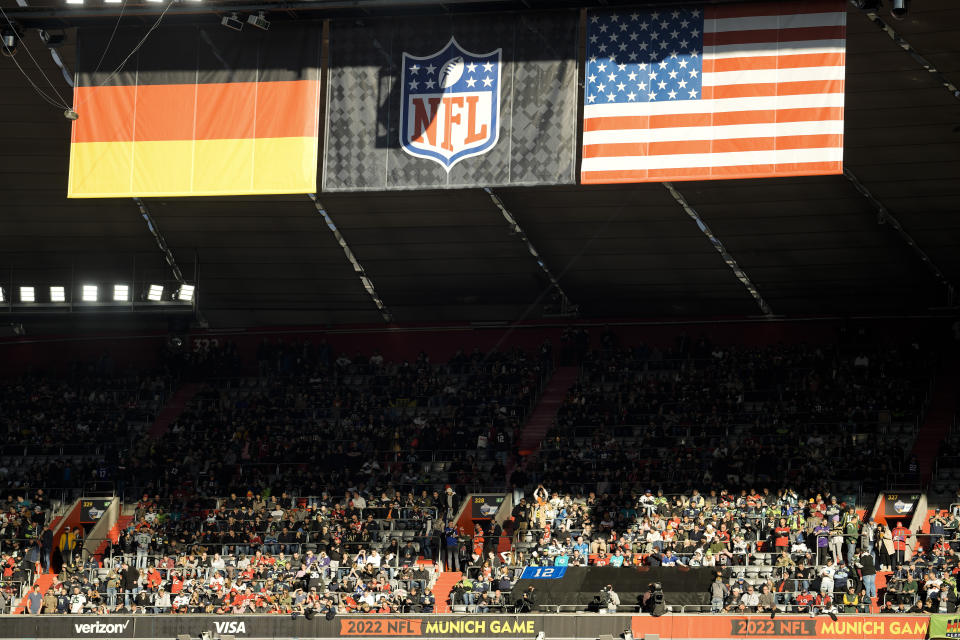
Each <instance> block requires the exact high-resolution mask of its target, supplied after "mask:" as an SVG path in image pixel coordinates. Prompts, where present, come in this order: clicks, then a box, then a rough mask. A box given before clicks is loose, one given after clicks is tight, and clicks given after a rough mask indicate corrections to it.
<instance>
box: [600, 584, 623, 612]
mask: <svg viewBox="0 0 960 640" xmlns="http://www.w3.org/2000/svg"><path fill="white" fill-rule="evenodd" d="M599 597H600V604H601V605H602V609H601V610H602V611H606V612H607V613H616V612H617V607H619V606H620V596H619V595H617V592H616V591H614V590H613V585H609V584H608V585H607V586H605V587H604V588H603V589H601V590H600V596H599Z"/></svg>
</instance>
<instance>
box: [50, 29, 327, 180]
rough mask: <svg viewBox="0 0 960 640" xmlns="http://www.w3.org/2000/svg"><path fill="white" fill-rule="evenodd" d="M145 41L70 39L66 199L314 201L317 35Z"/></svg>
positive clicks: (91, 32) (226, 34) (86, 32)
mask: <svg viewBox="0 0 960 640" xmlns="http://www.w3.org/2000/svg"><path fill="white" fill-rule="evenodd" d="M145 33H146V32H145V30H143V29H121V30H118V31H117V32H116V33H115V34H112V35H111V30H110V29H97V28H90V29H82V30H81V31H80V33H79V36H78V44H77V58H78V62H77V66H78V73H77V86H76V89H75V90H74V98H73V99H74V109H75V110H76V112H77V114H78V115H79V119H78V120H76V121H75V122H74V123H73V134H72V139H71V145H70V177H69V186H68V189H67V196H68V197H70V198H120V197H141V196H143V197H146V196H220V195H248V194H275V193H312V192H314V191H316V189H317V187H316V182H317V134H318V117H319V110H320V47H321V40H322V30H321V27H320V26H319V25H314V24H308V25H290V26H286V25H279V26H278V25H275V26H274V28H272V29H271V30H270V31H261V30H255V29H246V30H244V31H241V32H235V31H230V30H228V29H224V28H222V27H220V26H219V25H217V26H206V25H204V26H194V27H172V28H162V29H160V30H157V31H155V32H154V33H152V34H150V36H149V38H147V39H146V40H145V41H143V38H144V35H145ZM111 40H112V41H111ZM141 41H143V44H142V46H140V48H139V49H136V47H137V45H138V44H139V43H141ZM134 50H136V52H135V53H134V55H133V56H130V57H129V59H128V60H127V61H126V63H125V64H124V63H123V60H124V58H125V57H126V56H128V55H129V54H130V52H131V51H134Z"/></svg>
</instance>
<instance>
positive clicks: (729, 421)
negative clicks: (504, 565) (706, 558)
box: [514, 330, 930, 495]
mask: <svg viewBox="0 0 960 640" xmlns="http://www.w3.org/2000/svg"><path fill="white" fill-rule="evenodd" d="M929 361H930V357H929V355H928V354H927V353H926V352H925V351H924V350H922V349H921V348H920V347H919V346H918V345H916V344H907V345H886V346H885V347H884V348H882V349H880V348H877V349H874V350H872V351H870V352H867V351H866V350H851V349H845V348H842V347H840V346H837V345H831V346H819V347H811V346H802V345H801V346H795V345H777V346H769V347H730V346H717V345H712V344H711V343H710V342H709V341H707V340H705V339H701V340H698V341H696V342H691V341H688V340H685V339H684V340H679V341H678V343H677V345H676V346H675V347H674V348H671V349H658V348H654V347H648V346H646V345H644V344H638V345H633V346H623V345H621V344H620V341H619V339H618V338H617V336H616V334H614V333H613V332H611V331H609V330H608V331H606V332H604V334H603V336H602V337H601V341H600V346H599V348H597V349H594V350H592V351H590V352H588V353H587V354H586V355H585V357H584V359H583V365H582V373H581V376H580V379H579V380H578V382H577V384H576V385H574V387H573V388H571V389H570V391H569V393H568V395H567V398H566V400H565V402H564V404H563V406H562V407H561V409H560V412H559V417H558V422H557V425H556V427H555V428H554V429H553V430H552V431H551V432H550V433H549V434H548V438H547V440H546V442H545V443H544V447H543V448H542V449H541V454H540V456H539V458H538V459H537V460H534V461H533V462H531V463H530V464H529V465H527V466H526V468H525V470H524V474H525V475H524V476H523V477H521V478H520V479H519V481H518V480H514V484H517V483H518V482H519V483H523V482H530V481H531V480H532V481H541V482H543V483H545V484H547V485H549V486H552V487H554V488H556V489H559V490H563V491H571V492H577V491H580V492H582V493H585V492H587V491H589V490H593V491H596V492H597V493H604V492H609V491H614V490H616V489H618V488H620V487H623V488H625V489H626V490H627V491H633V492H636V491H642V490H643V489H644V488H645V487H657V488H663V489H664V490H665V491H667V492H681V491H687V490H689V488H690V487H691V486H701V487H711V486H732V487H743V488H749V487H751V486H796V487H798V488H799V487H803V488H804V490H805V491H806V488H807V487H810V488H812V489H818V490H832V491H834V492H836V491H837V490H838V484H839V483H841V482H850V483H857V484H863V483H866V485H869V486H864V489H865V490H881V489H882V487H881V486H880V485H882V483H884V482H888V481H889V479H890V478H891V477H893V476H894V475H895V474H904V475H907V474H910V473H914V474H915V473H916V467H915V464H912V461H911V460H909V459H905V457H904V453H905V451H908V450H909V449H910V445H911V443H912V440H913V437H914V431H915V428H916V424H917V419H918V416H919V415H920V410H921V408H922V403H923V401H924V400H925V397H926V393H927V392H928V389H929V383H930V373H929V371H930V368H929V366H928V365H929ZM880 436H883V437H880ZM813 450H815V451H816V452H817V455H810V452H811V451H813ZM821 479H828V480H830V481H831V482H829V483H828V484H827V486H816V487H815V485H817V484H818V483H819V482H820V481H821ZM915 479H916V477H915V476H914V480H915ZM807 492H808V493H812V494H813V495H815V494H816V493H817V492H818V491H812V492H810V491H807Z"/></svg>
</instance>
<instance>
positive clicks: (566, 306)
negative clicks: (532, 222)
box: [483, 187, 578, 315]
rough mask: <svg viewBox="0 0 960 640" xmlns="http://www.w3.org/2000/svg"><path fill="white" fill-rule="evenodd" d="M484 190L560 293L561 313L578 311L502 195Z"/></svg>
mask: <svg viewBox="0 0 960 640" xmlns="http://www.w3.org/2000/svg"><path fill="white" fill-rule="evenodd" d="M483 190H484V191H485V192H486V193H487V195H488V196H490V199H491V200H492V201H493V204H494V205H496V207H497V209H499V210H500V213H501V214H502V215H503V219H504V220H506V221H507V225H508V226H509V227H510V230H511V231H512V232H513V233H514V234H515V235H516V236H517V237H519V238H520V240H521V241H522V242H523V243H524V245H526V247H527V251H529V252H530V255H531V256H533V259H534V260H536V262H537V266H539V267H540V270H541V271H543V273H544V274H546V276H547V279H548V280H549V281H550V284H551V285H552V286H553V288H554V289H556V291H557V293H558V294H559V295H560V313H561V314H562V315H567V314H570V313H576V312H577V309H578V307H577V305H575V304H573V303H572V302H571V301H570V297H569V296H568V295H567V293H566V292H565V291H564V290H563V287H561V286H560V281H559V280H558V279H557V278H556V277H555V276H554V275H553V272H552V271H550V267H548V266H547V263H546V262H544V260H543V257H541V255H540V252H539V251H537V248H536V247H535V246H533V242H531V241H530V238H529V237H528V236H527V233H526V232H525V231H524V230H523V227H521V226H520V224H519V223H518V222H517V219H516V218H514V217H513V214H512V213H510V211H509V209H507V207H506V205H505V204H503V200H501V199H500V196H498V195H497V194H495V193H494V192H493V189H491V188H490V187H484V188H483Z"/></svg>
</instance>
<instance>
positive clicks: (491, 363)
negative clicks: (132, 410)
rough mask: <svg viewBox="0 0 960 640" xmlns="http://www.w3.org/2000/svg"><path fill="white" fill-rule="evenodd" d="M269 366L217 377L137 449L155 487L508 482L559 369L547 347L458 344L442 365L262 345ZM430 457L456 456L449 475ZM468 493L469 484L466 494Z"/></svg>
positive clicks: (404, 487)
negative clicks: (521, 435) (527, 427)
mask: <svg viewBox="0 0 960 640" xmlns="http://www.w3.org/2000/svg"><path fill="white" fill-rule="evenodd" d="M258 355H259V359H258V373H257V374H256V375H251V376H241V377H229V378H218V379H212V380H208V381H207V384H206V386H205V387H204V389H203V390H202V391H201V392H200V393H199V394H198V395H197V397H196V398H195V399H194V400H193V401H192V402H191V403H190V405H189V406H188V407H187V410H186V411H185V412H184V413H183V414H182V415H181V416H180V418H178V420H177V421H176V423H175V424H173V425H172V427H171V429H170V431H169V432H168V433H166V434H165V435H164V437H163V438H162V439H161V440H160V441H159V442H156V443H154V442H143V443H141V445H142V446H141V447H139V448H136V449H135V450H134V451H133V453H132V459H131V461H130V462H131V465H130V466H132V467H135V468H136V469H137V477H139V478H141V479H142V478H147V479H150V482H149V483H147V486H145V487H143V488H144V489H145V490H149V491H150V492H151V493H154V492H156V493H161V494H163V495H176V494H177V493H178V492H183V491H185V490H189V492H191V493H199V494H201V495H206V496H224V495H228V494H229V493H231V492H238V493H240V492H244V493H245V492H246V491H248V490H252V491H254V492H255V493H258V494H259V493H262V491H263V490H264V489H270V488H273V489H274V490H277V489H285V488H292V487H296V491H297V493H298V494H300V495H320V494H321V493H322V492H323V491H329V492H331V493H336V494H338V495H339V494H342V492H343V491H345V490H347V489H348V488H351V487H353V488H359V489H363V488H367V489H369V488H372V487H379V486H392V487H394V488H395V489H396V490H397V491H399V492H401V493H403V494H406V493H408V492H414V493H416V494H420V493H421V492H422V491H423V490H432V489H434V488H435V486H436V485H438V484H439V485H440V486H442V485H443V484H453V485H455V486H457V487H458V488H459V489H461V490H463V489H466V488H467V487H469V486H470V485H471V484H473V483H476V482H477V480H478V478H479V477H480V476H481V475H482V476H483V477H487V478H491V479H494V480H495V481H496V482H497V483H498V484H500V485H502V484H503V480H502V478H503V475H504V473H503V472H504V465H505V464H506V462H507V460H508V454H509V453H510V451H511V449H512V447H513V441H514V439H515V436H516V432H517V430H518V429H519V427H520V425H521V424H522V423H523V420H524V418H525V417H526V415H527V413H528V412H529V411H530V409H531V408H532V406H533V403H534V402H535V400H536V398H537V395H538V393H539V389H540V386H541V385H542V382H543V380H544V379H545V376H546V374H547V373H548V372H549V371H550V369H551V367H552V356H551V355H550V350H549V347H548V346H545V348H544V350H543V351H541V352H540V353H528V352H525V351H522V350H518V349H515V350H509V351H504V352H490V353H483V352H480V351H478V350H474V351H473V352H470V353H466V352H459V353H457V354H456V355H454V356H453V357H452V358H451V359H450V360H449V361H447V362H445V363H443V364H434V363H432V362H431V361H430V358H429V357H428V356H427V355H426V354H424V353H421V354H419V355H418V357H417V358H416V359H414V360H413V361H409V362H389V361H386V360H385V359H384V357H383V356H382V355H381V354H379V353H378V352H373V353H372V354H371V355H363V356H361V355H360V354H354V355H352V356H351V355H348V354H344V353H340V354H337V353H334V352H333V351H332V349H330V348H329V346H328V345H326V344H325V343H320V344H319V345H312V344H310V343H280V342H271V343H264V344H263V346H262V347H261V348H260V350H259V353H258ZM431 463H445V464H444V465H443V468H442V471H443V472H444V473H445V474H446V477H445V478H444V479H443V480H444V481H443V482H438V479H437V478H436V477H435V476H434V475H431V474H432V473H433V472H434V471H435V469H434V467H433V465H432V464H431ZM461 492H462V491H461Z"/></svg>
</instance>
